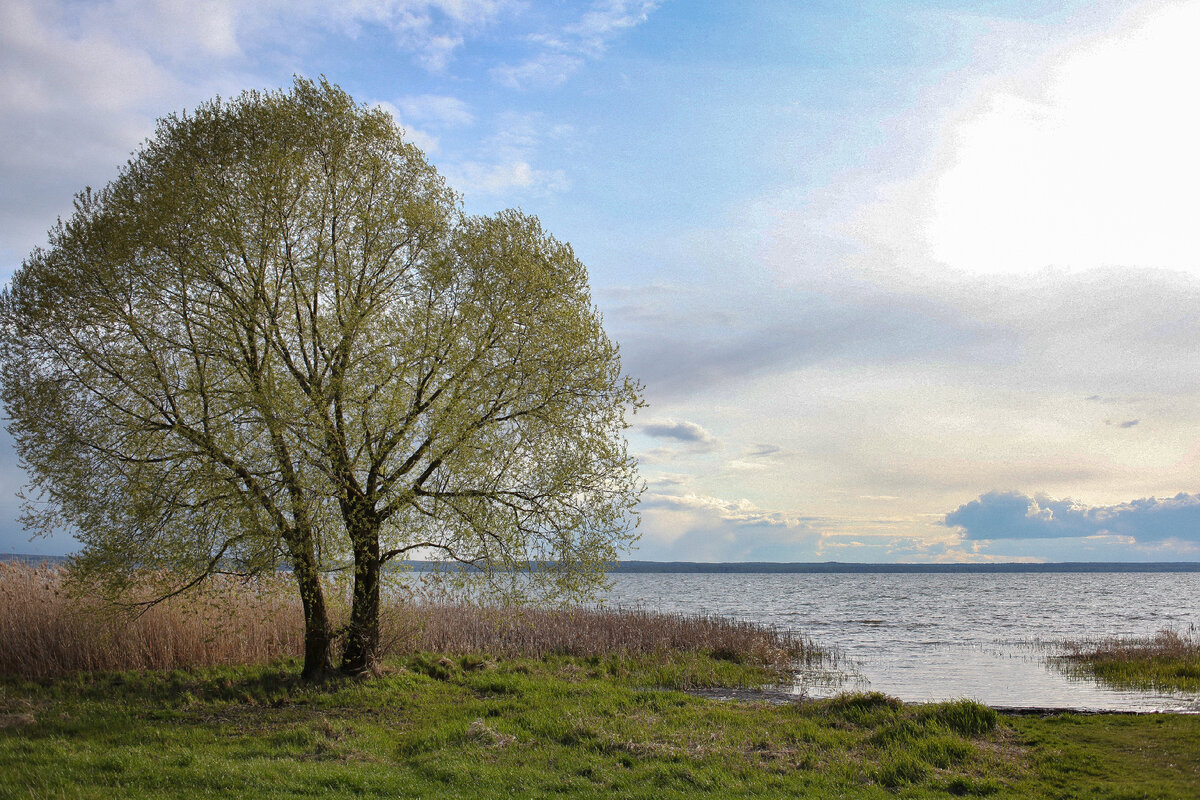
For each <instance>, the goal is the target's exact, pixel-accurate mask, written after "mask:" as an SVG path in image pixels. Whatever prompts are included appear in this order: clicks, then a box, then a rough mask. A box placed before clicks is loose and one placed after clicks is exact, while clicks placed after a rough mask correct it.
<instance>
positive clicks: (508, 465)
mask: <svg viewBox="0 0 1200 800" xmlns="http://www.w3.org/2000/svg"><path fill="white" fill-rule="evenodd" d="M0 380H2V382H3V399H4V402H5V404H6V405H7V408H8V412H9V416H10V419H11V422H10V425H9V429H10V431H11V432H12V434H13V435H14V437H15V440H16V443H17V448H18V451H19V453H20V455H21V457H22V459H23V462H24V463H25V465H26V467H27V471H28V474H29V477H30V484H31V490H30V491H29V492H28V494H27V496H28V500H27V502H26V520H27V524H29V525H31V526H34V527H40V528H52V527H59V526H69V527H70V528H71V529H73V530H74V531H75V532H76V533H77V535H78V536H79V538H80V539H81V540H82V542H83V544H84V549H83V552H82V554H81V557H80V558H79V559H78V567H79V569H80V570H81V571H82V572H83V573H85V574H88V575H91V576H93V577H97V578H99V579H101V580H102V581H103V582H104V583H105V584H106V585H107V586H108V587H109V588H110V589H112V590H113V591H114V592H118V593H120V592H127V591H128V590H130V589H131V588H136V589H138V590H140V595H139V596H142V597H150V598H151V599H154V598H159V597H163V596H166V595H169V594H171V593H173V592H178V591H183V590H185V589H187V588H188V587H190V586H193V585H195V584H197V583H198V582H200V581H202V580H204V579H205V578H206V577H207V576H210V575H212V574H214V573H217V572H235V573H239V574H253V573H256V572H261V571H263V570H269V569H275V568H276V565H277V564H278V563H279V562H280V561H281V560H282V561H284V562H286V563H287V564H288V565H289V566H290V568H291V570H292V571H293V574H294V575H295V579H296V583H297V587H298V589H299V592H300V596H301V598H302V600H303V603H304V609H305V629H306V630H305V640H306V651H305V666H304V671H305V674H306V675H316V674H319V673H321V672H323V671H325V670H327V669H330V668H331V667H332V662H331V659H332V652H333V651H332V645H333V640H334V632H333V631H332V629H331V627H330V622H329V619H328V614H327V611H326V607H325V605H326V603H325V587H324V585H323V581H322V573H323V572H324V571H326V570H328V569H331V568H334V567H336V566H339V565H341V564H343V563H352V564H353V568H354V573H353V575H354V586H353V604H352V608H351V618H350V623H349V627H348V629H347V631H346V637H345V647H344V651H343V660H342V667H343V669H345V670H348V671H360V670H363V669H367V668H370V667H371V666H372V664H373V661H374V659H375V658H376V656H377V653H378V648H379V610H380V591H381V581H382V578H383V575H384V566H385V565H386V564H387V562H388V561H389V560H392V559H396V558H403V557H414V556H419V557H423V558H427V559H432V560H436V561H442V562H454V563H456V564H459V565H466V566H465V567H464V568H463V569H461V570H460V571H459V572H458V573H457V575H458V576H459V577H471V578H474V579H477V580H481V581H485V582H487V583H488V584H489V585H490V586H492V587H493V588H499V587H501V586H502V585H503V586H506V587H507V588H508V589H509V590H510V591H512V590H518V591H520V592H522V593H529V592H534V593H537V592H546V593H549V594H553V595H557V596H563V595H565V596H578V595H583V594H586V593H587V592H588V591H590V590H591V589H593V588H594V587H595V586H596V585H597V583H598V582H599V581H600V580H601V579H602V577H603V568H604V564H605V563H607V562H608V561H611V560H612V559H614V558H615V557H616V556H617V555H618V554H619V552H620V551H621V549H622V548H623V547H624V546H626V545H627V544H628V543H629V542H631V541H632V539H633V534H632V525H631V523H632V522H633V521H634V517H633V506H634V504H635V503H636V500H637V496H638V493H639V490H640V482H639V480H638V478H637V475H636V471H635V464H634V461H633V460H632V459H631V458H630V456H629V455H628V453H627V451H626V447H625V440H624V433H623V431H624V428H625V425H626V423H625V415H626V413H627V412H628V411H629V410H631V409H633V408H636V407H637V406H638V405H639V404H640V402H641V398H640V389H639V387H638V386H637V385H636V383H634V382H633V381H631V380H629V379H628V378H626V377H625V376H624V375H623V374H622V372H621V367H620V361H619V357H618V352H617V348H616V346H615V345H614V344H613V343H612V342H611V341H610V340H609V339H608V337H607V336H606V334H605V332H604V330H603V327H602V325H601V320H600V317H599V315H598V313H597V312H596V310H595V308H594V307H593V305H592V303H591V299H590V295H589V291H588V286H587V274H586V270H585V269H584V267H583V265H582V264H581V263H580V262H579V261H578V259H577V258H576V257H575V256H574V254H573V253H572V251H571V249H570V247H569V246H567V245H565V244H562V243H560V242H557V241H556V240H554V239H553V238H552V237H550V236H549V235H547V234H546V233H545V232H544V231H543V230H542V228H541V226H540V225H539V223H538V221H537V220H536V218H533V217H529V216H526V215H523V214H521V213H518V212H513V211H506V212H502V213H500V214H497V215H495V216H492V217H482V218H475V217H465V216H463V215H462V214H461V212H460V211H459V210H458V205H457V198H456V196H455V195H454V194H453V193H452V192H451V191H450V190H448V189H447V188H446V187H445V185H444V183H443V182H442V180H441V178H440V177H439V176H438V175H437V173H436V172H435V171H434V169H433V168H432V167H431V166H430V165H429V164H428V163H427V162H426V161H425V159H424V157H423V156H422V155H421V153H420V152H419V151H418V150H417V149H416V148H414V147H413V146H412V145H410V144H408V143H407V142H405V141H404V140H403V138H402V137H401V135H400V132H399V131H398V130H397V129H396V127H395V125H394V123H393V122H392V120H391V118H390V117H388V116H387V115H386V114H385V113H383V112H381V111H379V110H376V109H372V108H369V107H366V106H362V105H358V104H356V103H355V102H354V101H353V100H352V99H351V98H350V97H349V96H348V95H346V94H345V93H344V92H343V91H342V90H340V89H338V88H337V87H335V86H332V85H330V84H328V83H327V82H325V81H321V82H311V81H307V80H300V79H298V80H297V81H296V82H295V84H294V86H293V87H292V89H291V91H289V92H276V93H246V94H243V95H241V96H240V97H238V98H236V99H235V100H233V101H230V102H222V101H213V102H210V103H207V104H205V105H203V106H201V107H200V108H199V109H197V110H196V111H195V112H193V113H190V114H186V115H179V116H171V117H167V118H165V119H164V120H162V121H161V122H160V123H159V127H158V130H157V132H156V134H155V136H154V137H153V138H152V139H151V140H150V141H149V142H147V143H146V144H145V145H144V146H143V147H142V148H141V150H140V151H139V152H138V153H136V154H135V156H134V157H133V159H132V160H131V161H130V162H129V163H128V164H127V165H126V166H125V167H124V168H123V169H122V170H121V172H120V174H119V176H118V177H117V178H116V179H115V180H114V181H113V182H112V183H110V184H109V185H108V186H106V187H105V188H104V189H102V190H100V191H95V192H93V191H90V190H89V191H86V192H84V193H83V194H81V195H80V196H79V197H78V198H77V201H76V211H75V213H74V215H73V216H71V218H70V219H68V220H66V221H65V222H63V221H60V223H59V225H58V226H57V227H56V228H55V229H54V230H53V231H52V232H51V235H50V241H49V245H48V247H46V248H44V249H39V250H37V251H35V252H34V253H33V254H31V255H30V257H29V258H28V259H27V260H26V261H25V262H24V264H23V265H22V267H21V268H20V269H19V270H18V271H17V273H16V274H15V275H14V277H13V280H12V283H11V285H10V286H9V287H8V288H7V289H6V290H5V291H4V293H3V295H2V296H0ZM518 574H521V575H522V576H523V577H521V578H520V579H519V580H518V579H515V578H514V576H516V575H518ZM148 575H157V576H159V580H161V581H163V583H162V584H161V585H155V586H154V587H153V591H147V587H146V586H145V585H144V582H145V581H146V580H148V578H147V576H148ZM134 581H136V582H137V585H136V586H131V583H132V582H134Z"/></svg>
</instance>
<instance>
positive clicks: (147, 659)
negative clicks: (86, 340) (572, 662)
mask: <svg viewBox="0 0 1200 800" xmlns="http://www.w3.org/2000/svg"><path fill="white" fill-rule="evenodd" d="M65 577H66V573H65V571H64V570H63V569H61V568H57V567H47V566H41V567H34V566H29V565H25V564H20V563H0V675H13V676H21V677H26V678H44V677H52V676H59V675H67V674H71V673H75V672H79V671H96V670H146V669H178V668H186V667H197V666H213V665H222V664H251V663H264V662H268V661H271V660H273V659H276V658H280V657H293V656H298V655H300V653H301V652H302V650H303V647H302V645H303V619H302V614H301V608H300V603H299V600H298V598H297V597H296V595H295V590H294V587H293V585H292V583H291V579H290V576H287V575H278V576H272V577H267V578H260V579H256V580H250V581H246V580H240V579H233V578H220V577H218V578H216V579H214V580H211V581H209V582H208V583H206V584H204V585H203V587H202V588H201V589H200V590H199V591H193V592H190V593H189V594H187V595H183V596H180V597H176V598H172V599H170V600H168V601H165V602H163V603H161V604H159V605H156V606H153V607H151V608H150V609H149V610H147V611H146V612H145V613H143V614H141V615H139V616H131V615H129V614H120V613H115V612H114V610H113V609H112V607H111V606H109V605H106V604H105V603H104V602H103V601H102V600H101V599H99V598H98V597H95V596H91V595H86V594H84V595H82V596H81V595H78V594H77V593H72V592H68V591H67V589H66V587H65V585H64V579H65ZM334 599H335V600H336V599H337V598H336V597H335V598H334ZM335 605H337V604H336V603H335ZM338 616H339V617H344V616H345V610H344V609H341V610H340V613H339V614H338ZM339 621H340V620H334V622H335V623H338V622H339ZM382 634H383V646H384V653H385V654H392V653H408V652H415V651H431V652H437V653H446V654H450V655H468V654H478V655H484V656H494V657H506V658H513V657H522V656H529V657H544V656H547V655H569V656H578V657H587V656H606V655H615V654H619V655H646V654H652V653H671V652H703V653H708V654H710V655H713V656H715V657H717V658H723V659H727V660H730V661H737V662H742V663H751V664H760V665H763V666H769V667H773V668H776V669H781V670H783V669H787V668H788V667H789V666H791V665H794V664H797V663H801V662H802V663H814V662H815V661H817V660H818V659H820V658H821V655H822V654H821V653H819V652H818V651H817V650H816V649H815V648H814V647H812V646H811V645H810V644H809V643H808V642H806V641H805V640H803V639H802V638H801V637H798V636H796V635H794V634H791V633H787V632H782V631H778V630H775V629H772V628H766V627H762V626H758V625H753V624H751V623H747V622H739V621H736V620H730V619H726V618H722V617H711V616H687V615H676V614H658V613H653V612H650V611H645V610H640V609H639V610H620V609H618V610H610V609H597V608H573V609H539V608H529V607H504V606H483V605H478V604H472V603H465V602H447V601H440V602H439V601H433V600H429V599H418V598H414V597H411V596H410V597H408V598H407V599H405V600H401V599H399V597H397V599H395V600H394V601H393V602H390V603H389V604H387V606H386V608H385V609H384V612H383V615H382Z"/></svg>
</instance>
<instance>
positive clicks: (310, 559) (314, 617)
mask: <svg viewBox="0 0 1200 800" xmlns="http://www.w3.org/2000/svg"><path fill="white" fill-rule="evenodd" d="M292 570H293V572H294V574H295V576H296V583H297V585H298V586H299V588H300V601H301V602H302V603H303V604H304V669H303V670H302V671H301V672H300V675H301V677H302V678H304V679H305V680H316V679H318V678H321V677H323V676H325V675H328V674H329V673H331V672H333V634H332V631H330V628H329V615H328V614H327V612H326V609H325V590H324V589H323V588H322V587H321V577H320V574H319V573H318V571H317V566H316V558H315V557H314V555H313V554H312V553H311V552H307V551H304V550H301V551H300V552H299V553H294V554H293V558H292Z"/></svg>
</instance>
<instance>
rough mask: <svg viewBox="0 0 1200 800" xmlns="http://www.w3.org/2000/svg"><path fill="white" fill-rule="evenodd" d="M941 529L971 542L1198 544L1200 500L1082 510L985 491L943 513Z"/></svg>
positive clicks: (1150, 501) (1181, 498) (1185, 498)
mask: <svg viewBox="0 0 1200 800" xmlns="http://www.w3.org/2000/svg"><path fill="white" fill-rule="evenodd" d="M945 524H946V525H948V526H951V527H957V528H961V529H962V531H963V534H964V536H965V538H967V539H975V540H979V539H1062V538H1088V537H1095V536H1117V537H1125V538H1128V539H1131V540H1133V541H1135V542H1139V543H1146V542H1163V541H1169V540H1177V541H1190V542H1200V495H1194V494H1186V493H1182V492H1181V493H1180V494H1177V495H1175V496H1174V497H1170V498H1164V499H1162V500H1159V499H1156V498H1154V497H1148V498H1142V499H1140V500H1132V501H1130V502H1128V503H1122V504H1120V505H1115V506H1085V505H1083V504H1080V503H1076V502H1074V501H1072V500H1069V499H1064V500H1054V499H1052V498H1050V497H1047V496H1046V495H1041V494H1039V495H1035V496H1033V497H1030V496H1029V495H1025V494H1022V493H1021V492H988V493H987V494H985V495H982V496H981V497H980V498H979V499H978V500H972V501H971V502H969V503H967V504H965V505H962V506H959V507H958V508H957V509H956V510H954V511H952V512H951V513H949V514H947V515H946V519H945Z"/></svg>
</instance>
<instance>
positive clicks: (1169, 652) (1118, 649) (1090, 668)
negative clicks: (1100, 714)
mask: <svg viewBox="0 0 1200 800" xmlns="http://www.w3.org/2000/svg"><path fill="white" fill-rule="evenodd" d="M1063 649H1064V650H1065V652H1064V653H1062V654H1060V655H1057V656H1055V657H1054V658H1053V661H1054V662H1055V663H1056V664H1057V665H1058V666H1059V667H1060V668H1061V669H1063V670H1065V671H1066V672H1068V673H1069V674H1075V675H1086V676H1089V677H1094V678H1096V679H1097V680H1099V681H1101V682H1103V683H1106V684H1108V685H1109V686H1113V687H1115V688H1118V689H1141V690H1149V691H1163V692H1197V691H1200V639H1198V638H1197V637H1196V636H1195V634H1191V635H1181V634H1179V633H1176V632H1175V631H1169V630H1163V631H1159V632H1158V633H1157V634H1155V635H1154V636H1152V637H1149V638H1119V639H1117V638H1113V639H1102V640H1099V641H1092V642H1068V643H1066V644H1065V645H1063Z"/></svg>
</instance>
